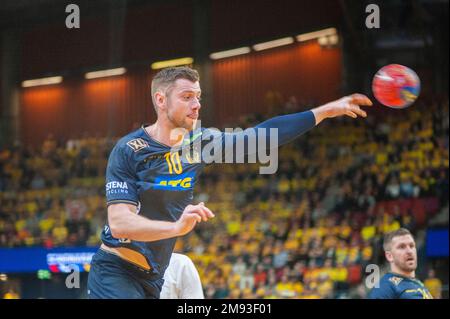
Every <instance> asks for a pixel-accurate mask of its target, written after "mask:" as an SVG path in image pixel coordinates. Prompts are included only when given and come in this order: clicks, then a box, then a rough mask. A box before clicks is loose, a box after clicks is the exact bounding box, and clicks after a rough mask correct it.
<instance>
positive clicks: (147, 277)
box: [87, 249, 164, 299]
mask: <svg viewBox="0 0 450 319" xmlns="http://www.w3.org/2000/svg"><path fill="white" fill-rule="evenodd" d="M163 283H164V279H163V278H160V276H155V275H154V274H152V273H150V272H148V271H145V270H143V269H142V268H139V267H137V266H135V265H133V264H131V263H129V262H127V261H125V260H123V259H122V258H120V257H118V256H116V255H114V254H111V253H108V252H106V251H104V250H102V249H99V250H98V251H97V253H96V254H95V255H94V256H93V257H92V261H91V269H90V271H89V277H88V291H87V293H88V296H89V298H90V299H158V298H159V294H160V292H161V288H162V286H163Z"/></svg>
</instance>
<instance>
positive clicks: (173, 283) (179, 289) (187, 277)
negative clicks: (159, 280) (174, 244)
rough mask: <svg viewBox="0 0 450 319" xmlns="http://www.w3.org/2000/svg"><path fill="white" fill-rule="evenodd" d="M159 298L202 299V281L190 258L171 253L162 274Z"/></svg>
mask: <svg viewBox="0 0 450 319" xmlns="http://www.w3.org/2000/svg"><path fill="white" fill-rule="evenodd" d="M160 298H161V299H204V298H205V297H204V295H203V289H202V283H201V281H200V276H199V274H198V271H197V269H196V268H195V265H194V263H193V262H192V260H191V259H190V258H189V257H188V256H186V255H182V254H176V253H173V254H172V257H171V258H170V263H169V266H168V267H167V269H166V272H165V274H164V285H163V287H162V290H161V295H160Z"/></svg>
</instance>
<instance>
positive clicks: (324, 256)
mask: <svg viewBox="0 0 450 319" xmlns="http://www.w3.org/2000/svg"><path fill="white" fill-rule="evenodd" d="M300 109H301V108H300V107H298V105H297V102H296V100H295V98H291V99H289V101H288V102H287V103H286V105H285V108H284V110H285V111H286V112H293V111H297V110H300ZM261 120H263V118H260V117H258V116H256V115H254V116H247V117H243V118H241V119H240V122H239V124H238V125H239V126H240V127H242V128H244V127H249V126H252V125H253V124H255V123H258V122H259V121H261ZM234 126H236V125H234ZM448 127H449V116H448V101H446V102H445V103H430V104H426V105H419V104H417V105H414V107H411V108H409V109H405V110H402V111H401V112H397V111H395V110H391V111H386V112H384V113H383V112H378V113H377V112H373V113H370V114H369V117H368V118H367V119H360V120H352V119H345V118H339V119H332V120H328V121H325V122H324V123H322V124H320V126H319V128H316V129H313V130H312V131H310V132H308V133H307V134H306V135H304V136H302V137H301V138H299V139H297V140H296V141H294V142H292V143H290V144H287V145H285V146H282V147H281V148H280V150H279V160H280V161H279V169H278V172H277V173H276V174H275V175H260V174H258V171H259V167H260V166H259V165H258V164H234V165H232V164H226V165H221V166H220V167H219V166H217V164H216V165H211V166H208V167H207V168H206V169H205V172H204V173H203V175H202V177H201V178H200V179H199V181H198V184H197V188H196V198H195V200H196V201H204V202H206V203H207V205H208V207H209V208H211V209H212V210H213V211H214V212H215V215H216V218H215V219H213V220H212V221H211V222H208V223H201V224H199V225H198V226H197V227H196V229H195V231H194V232H192V233H191V234H189V235H187V236H186V237H184V238H182V239H180V240H179V241H178V244H177V247H176V250H177V251H179V252H182V253H186V254H188V255H189V256H190V257H191V258H192V259H193V261H194V263H195V264H196V266H197V269H198V270H199V273H200V276H201V279H202V283H203V286H204V289H205V296H206V297H207V298H362V297H364V295H365V288H364V286H363V285H361V283H362V280H363V279H362V278H363V275H364V268H365V266H366V265H367V264H369V263H378V264H382V263H383V255H382V248H381V240H382V236H383V234H385V233H386V232H389V231H392V230H395V229H398V228H399V227H406V228H408V229H410V230H411V231H412V232H413V233H414V234H418V233H420V232H421V231H426V228H427V226H428V224H429V221H430V220H431V219H432V218H433V217H435V216H438V215H440V214H441V215H442V213H443V215H447V219H445V218H444V219H443V221H442V223H444V224H445V225H446V226H448V197H447V193H448V181H449V176H448V167H449V149H448V136H449V132H448ZM113 145H114V140H113V139H112V140H110V139H99V138H85V139H79V140H71V141H68V142H67V143H65V144H61V143H59V142H57V141H56V140H55V138H53V137H51V136H50V137H49V138H48V139H47V140H46V141H45V142H44V143H43V145H42V147H40V148H38V149H31V148H23V147H14V148H10V149H1V150H0V247H22V246H45V247H48V248H50V247H54V246H84V245H89V246H93V245H94V246H95V245H99V243H100V232H101V230H102V227H103V225H104V223H105V221H106V206H105V197H104V173H105V168H106V164H107V157H108V154H109V152H110V150H111V148H112V147H113ZM445 212H446V213H445ZM419 267H420V265H419ZM430 276H435V275H434V274H433V273H430ZM429 279H430V280H431V281H430V282H431V283H432V284H434V286H436V285H437V286H439V285H438V284H439V282H438V283H436V282H435V281H432V279H436V278H434V277H433V278H432V277H429ZM438 290H439V291H440V289H435V291H436V292H435V293H436V294H437V293H438V292H437V291H438Z"/></svg>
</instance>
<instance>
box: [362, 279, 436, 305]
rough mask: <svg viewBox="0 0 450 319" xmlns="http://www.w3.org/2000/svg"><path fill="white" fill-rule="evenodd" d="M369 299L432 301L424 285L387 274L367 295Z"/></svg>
mask: <svg viewBox="0 0 450 319" xmlns="http://www.w3.org/2000/svg"><path fill="white" fill-rule="evenodd" d="M369 298H370V299H433V297H432V296H431V294H430V292H429V291H428V289H427V288H426V287H425V286H424V284H423V283H422V282H421V281H420V280H418V279H415V278H409V277H405V276H402V275H398V274H394V273H387V274H385V275H384V276H383V277H382V278H381V280H380V283H379V287H378V288H373V289H372V291H371V292H370V294H369Z"/></svg>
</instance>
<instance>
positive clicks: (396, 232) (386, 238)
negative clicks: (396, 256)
mask: <svg viewBox="0 0 450 319" xmlns="http://www.w3.org/2000/svg"><path fill="white" fill-rule="evenodd" d="M405 235H411V236H412V234H411V232H410V231H409V230H408V229H406V228H399V229H397V230H394V231H392V232H389V233H387V234H386V235H384V241H383V249H384V251H387V250H390V245H391V242H392V239H394V238H395V237H399V236H405Z"/></svg>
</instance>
